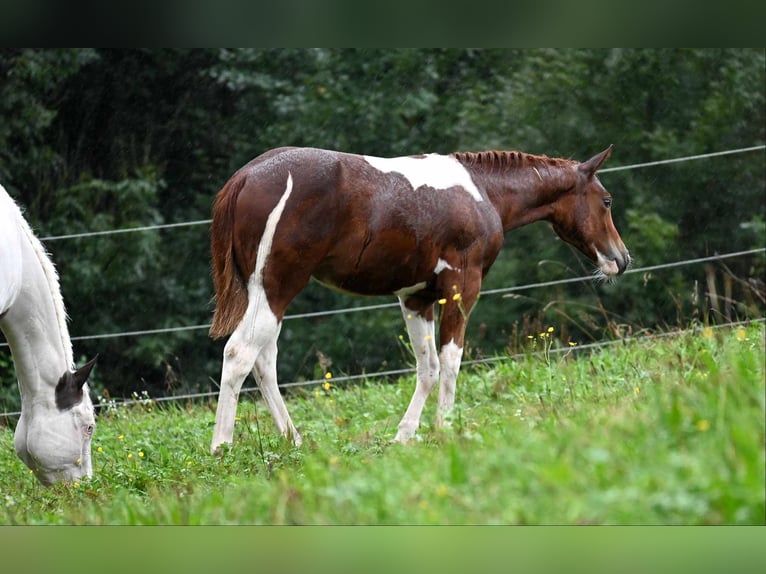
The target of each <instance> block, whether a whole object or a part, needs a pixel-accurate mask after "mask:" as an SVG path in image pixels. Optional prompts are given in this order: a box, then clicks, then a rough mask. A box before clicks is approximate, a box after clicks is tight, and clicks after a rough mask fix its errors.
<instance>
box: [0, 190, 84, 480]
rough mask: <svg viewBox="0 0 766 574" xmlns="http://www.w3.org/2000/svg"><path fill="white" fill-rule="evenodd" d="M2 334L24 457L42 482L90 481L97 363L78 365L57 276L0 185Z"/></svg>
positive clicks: (16, 438) (17, 439) (18, 444)
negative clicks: (92, 377) (92, 382)
mask: <svg viewBox="0 0 766 574" xmlns="http://www.w3.org/2000/svg"><path fill="white" fill-rule="evenodd" d="M0 329H1V330H2V331H3V333H4V334H5V337H6V339H7V340H8V345H9V346H10V348H11V354H12V355H13V363H14V366H15V368H16V376H17V378H18V384H19V392H20V393H21V417H20V418H19V422H18V424H17V425H16V434H15V436H14V446H15V448H16V452H17V453H18V455H19V457H20V458H21V460H23V461H24V463H25V464H26V465H27V466H28V467H29V468H30V469H31V470H32V471H33V472H34V474H35V476H37V478H38V479H39V480H40V482H42V483H43V484H45V485H51V484H53V483H55V482H57V481H60V480H63V481H75V480H79V479H81V478H83V477H86V476H87V477H90V476H92V474H93V467H92V463H91V456H90V444H91V438H92V437H93V431H94V430H95V428H96V421H95V417H94V412H93V403H92V402H91V399H90V395H89V393H88V385H87V383H86V381H87V379H88V375H89V374H90V371H91V369H92V368H93V364H94V363H95V359H93V360H92V361H90V362H88V363H87V364H86V365H84V366H83V367H81V368H79V369H75V368H74V360H73V356H72V342H71V340H70V338H69V330H68V329H67V324H66V311H65V310H64V301H63V299H62V297H61V291H60V289H59V281H58V275H57V274H56V270H55V268H54V267H53V263H52V262H51V261H50V259H49V258H48V255H47V254H46V252H45V249H44V248H43V246H42V244H41V243H40V241H39V240H38V239H37V238H36V237H35V236H34V234H33V233H32V230H31V229H30V227H29V224H28V223H27V222H26V220H25V219H24V217H23V216H22V214H21V210H20V209H19V208H18V206H17V205H16V203H15V202H14V201H13V199H11V197H10V196H9V195H8V193H7V192H6V191H5V189H4V188H3V186H1V185H0Z"/></svg>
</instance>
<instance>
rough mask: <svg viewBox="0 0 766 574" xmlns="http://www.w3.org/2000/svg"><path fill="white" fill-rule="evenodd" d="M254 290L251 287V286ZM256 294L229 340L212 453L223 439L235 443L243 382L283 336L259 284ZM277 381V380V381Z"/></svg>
mask: <svg viewBox="0 0 766 574" xmlns="http://www.w3.org/2000/svg"><path fill="white" fill-rule="evenodd" d="M248 291H251V288H250V287H249V288H248ZM256 291H259V292H257V293H255V295H256V296H254V297H253V296H251V297H250V302H249V304H248V308H247V311H246V312H245V315H244V317H243V318H242V321H240V323H239V325H237V328H236V329H235V330H234V332H233V333H232V335H231V337H230V338H229V340H228V341H227V342H226V347H225V348H224V351H223V368H222V370H221V390H220V391H219V394H218V407H217V410H216V413H215V427H214V429H213V441H212V443H211V445H210V450H211V452H212V453H214V454H215V452H216V451H217V450H218V447H220V446H221V445H222V444H223V443H231V442H232V440H233V438H234V418H235V416H236V414H237V401H238V399H239V391H240V389H241V388H242V383H243V382H244V380H245V378H246V377H247V375H248V373H250V371H252V370H253V369H254V367H255V364H256V360H257V359H258V358H259V356H260V355H261V354H262V352H263V351H264V350H265V349H267V348H270V347H271V346H274V347H276V342H277V337H278V336H279V321H278V320H277V317H276V316H275V315H274V313H272V311H271V309H270V308H269V305H268V302H267V301H266V297H265V296H264V294H263V291H262V289H260V290H259V289H258V288H257V287H256ZM274 356H275V360H276V355H274ZM275 384H276V381H275Z"/></svg>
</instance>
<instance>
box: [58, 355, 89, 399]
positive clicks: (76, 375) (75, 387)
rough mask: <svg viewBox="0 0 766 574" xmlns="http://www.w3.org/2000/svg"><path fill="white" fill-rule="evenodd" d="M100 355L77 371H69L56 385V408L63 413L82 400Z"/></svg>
mask: <svg viewBox="0 0 766 574" xmlns="http://www.w3.org/2000/svg"><path fill="white" fill-rule="evenodd" d="M96 359H98V355H96V356H95V357H93V358H92V359H91V360H90V361H88V362H87V363H85V364H84V365H83V366H82V367H80V368H79V369H77V370H76V371H67V372H66V373H64V374H63V375H62V377H61V378H60V379H59V382H58V384H57V385H56V406H57V407H58V408H59V409H61V410H62V411H63V410H65V409H70V408H72V407H73V406H75V405H76V404H77V403H79V402H80V401H81V400H82V386H83V385H84V384H85V382H86V381H87V380H88V376H89V375H90V372H91V371H92V370H93V366H94V365H95V364H96Z"/></svg>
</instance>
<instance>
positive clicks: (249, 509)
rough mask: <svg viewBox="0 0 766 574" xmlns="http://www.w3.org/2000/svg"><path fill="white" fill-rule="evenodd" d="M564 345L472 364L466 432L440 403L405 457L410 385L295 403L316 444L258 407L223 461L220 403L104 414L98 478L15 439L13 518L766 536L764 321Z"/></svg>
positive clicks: (465, 386) (464, 385)
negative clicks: (438, 425)
mask: <svg viewBox="0 0 766 574" xmlns="http://www.w3.org/2000/svg"><path fill="white" fill-rule="evenodd" d="M555 339H556V338H555V332H554V333H548V332H545V333H541V334H540V335H539V336H538V337H535V338H533V339H530V340H529V344H530V351H531V350H533V349H534V350H536V351H538V352H537V353H532V352H530V353H529V354H527V355H526V356H524V357H523V358H521V359H520V360H510V359H509V360H507V361H503V362H500V363H498V364H496V365H493V366H492V367H486V366H485V367H473V368H466V369H464V370H463V372H462V373H461V377H460V379H459V381H458V397H457V405H456V409H455V412H454V413H453V415H452V417H451V420H450V425H449V427H448V428H445V429H438V430H437V429H435V428H434V427H433V425H432V422H433V418H434V417H433V415H434V412H433V409H434V408H435V407H434V403H435V401H434V400H432V401H430V402H429V405H428V406H427V408H426V412H425V415H424V420H423V424H422V426H421V429H420V432H419V435H418V439H417V440H416V441H414V442H413V444H410V445H407V446H401V445H395V444H389V440H390V439H391V438H392V437H393V436H394V434H395V430H396V424H397V423H398V421H399V418H400V417H401V415H402V413H403V412H404V409H405V408H406V405H407V403H408V401H409V398H410V395H411V392H412V388H413V384H414V380H413V378H412V377H408V378H404V379H402V380H401V381H399V382H398V384H387V383H384V382H379V381H367V382H365V383H363V384H359V385H355V386H349V387H345V388H344V387H336V386H333V384H332V381H330V382H329V384H326V385H324V386H322V387H319V388H316V389H311V390H308V391H299V392H294V393H292V394H291V396H290V398H289V400H288V407H289V408H290V411H291V414H292V416H293V419H294V421H295V422H296V424H297V425H298V426H299V428H300V429H301V431H302V434H303V437H304V445H303V446H302V447H300V448H294V447H292V446H289V445H288V444H286V442H285V441H284V440H283V439H282V438H281V437H279V436H277V435H276V433H275V430H274V426H273V424H272V421H271V418H270V416H269V414H268V411H267V410H266V409H265V407H264V406H263V404H262V403H261V402H260V401H259V400H256V401H249V400H242V401H241V404H240V407H239V413H238V414H239V416H238V421H237V426H236V434H235V444H234V446H233V448H232V449H230V450H227V451H225V452H224V453H223V454H222V455H221V456H220V457H213V456H211V455H209V454H208V445H209V441H210V438H211V433H212V425H213V421H214V412H213V410H212V409H211V407H210V406H209V405H199V404H196V405H193V404H187V405H171V404H164V405H162V406H160V405H158V404H157V403H153V402H151V401H144V402H137V403H136V404H135V405H134V406H130V407H115V408H111V409H107V410H106V411H105V412H102V413H101V415H100V416H99V421H98V428H97V431H96V436H95V439H94V444H93V449H94V451H93V457H94V470H95V473H96V476H95V478H94V479H92V480H90V481H87V482H83V483H81V484H77V483H76V484H71V485H58V486H55V487H53V488H50V489H44V488H42V487H41V486H40V485H38V484H37V483H36V481H35V479H34V478H33V477H32V476H31V475H30V474H29V471H28V470H27V469H26V467H24V466H23V464H22V463H21V462H20V461H19V460H18V459H17V457H16V455H15V453H14V452H13V432H12V429H11V428H3V429H0V500H2V502H3V504H2V505H1V506H0V523H2V524H763V523H764V521H765V516H764V513H765V510H764V484H765V483H764V480H765V479H764V408H765V407H764V393H765V392H766V391H765V389H764V376H765V375H764V327H763V325H762V324H754V325H751V326H747V327H742V328H736V329H727V330H716V331H713V330H710V329H698V330H696V331H693V332H688V333H685V334H681V335H678V336H667V337H662V338H656V339H652V340H633V341H629V342H626V343H625V344H618V345H614V346H611V347H608V348H603V349H600V350H595V351H592V352H586V351H580V352H577V348H574V349H571V350H569V349H565V350H564V351H565V352H562V353H554V352H552V350H554V349H552V347H555V346H556V344H555ZM539 351H542V352H539ZM566 351H569V352H566Z"/></svg>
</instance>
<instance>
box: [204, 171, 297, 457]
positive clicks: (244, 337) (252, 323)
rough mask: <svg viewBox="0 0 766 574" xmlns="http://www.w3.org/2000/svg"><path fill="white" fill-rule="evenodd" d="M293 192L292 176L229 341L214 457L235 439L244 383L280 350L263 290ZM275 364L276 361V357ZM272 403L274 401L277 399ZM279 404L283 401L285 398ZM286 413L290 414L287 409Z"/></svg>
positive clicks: (274, 214)
mask: <svg viewBox="0 0 766 574" xmlns="http://www.w3.org/2000/svg"><path fill="white" fill-rule="evenodd" d="M292 189H293V178H292V175H291V174H288V176H287V186H286V188H285V192H284V193H283V194H282V197H281V198H280V200H279V203H277V205H276V207H274V209H273V210H272V211H271V213H270V214H269V217H268V219H267V220H266V227H265V229H264V231H263V236H262V237H261V242H260V244H259V246H258V259H257V261H256V265H255V271H254V272H253V274H252V275H251V276H250V279H249V280H248V283H247V293H248V305H247V311H246V312H245V316H244V317H243V318H242V321H240V323H239V325H237V328H236V329H235V330H234V333H232V335H231V337H229V340H228V341H227V342H226V347H225V348H224V352H223V368H222V370H221V390H220V392H219V394H218V407H217V409H216V414H215V427H214V428H213V440H212V443H211V446H210V450H211V452H213V453H215V452H216V450H217V449H218V447H219V446H220V445H221V444H223V443H231V442H232V439H233V437H234V418H235V416H236V414H237V401H238V399H239V391H240V389H241V388H242V383H243V382H244V380H245V378H246V377H247V375H248V373H249V372H250V371H252V370H253V369H254V367H255V363H256V360H257V359H258V358H259V356H260V355H261V352H262V351H263V350H264V349H265V348H267V347H269V348H271V346H274V347H276V341H277V337H278V336H279V330H280V327H281V325H280V323H279V321H278V320H277V317H276V315H274V313H273V312H272V311H271V308H270V307H269V302H268V300H267V298H266V292H265V291H264V289H263V268H264V266H265V264H266V260H267V259H268V256H269V253H270V252H271V243H272V241H273V239H274V233H275V232H276V228H277V223H278V222H279V219H280V217H281V215H282V211H283V210H284V207H285V203H286V202H287V198H288V197H289V196H290V193H291V192H292ZM274 360H275V361H276V355H275V356H274ZM264 364H266V363H264ZM267 379H268V377H267ZM270 385H271V384H270V383H269V386H270ZM274 386H276V376H275V377H274ZM270 390H271V389H270ZM270 395H273V393H271V392H270ZM272 400H274V399H273V397H272ZM279 400H280V401H281V400H282V399H281V396H280V397H279ZM283 406H284V403H283ZM270 408H271V407H270ZM285 412H287V409H286V408H285ZM272 414H273V413H272ZM288 418H289V417H288ZM279 424H280V421H277V425H278V426H279Z"/></svg>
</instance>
